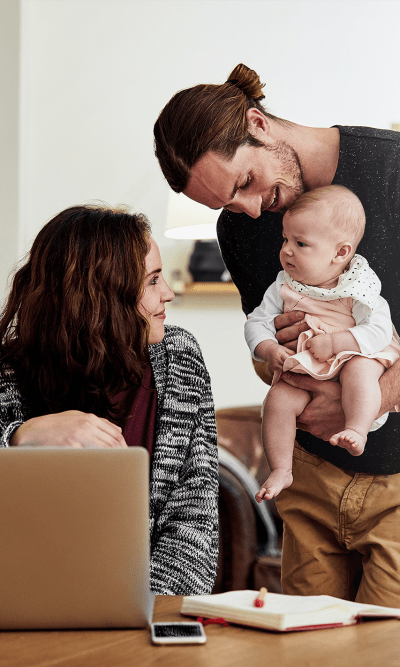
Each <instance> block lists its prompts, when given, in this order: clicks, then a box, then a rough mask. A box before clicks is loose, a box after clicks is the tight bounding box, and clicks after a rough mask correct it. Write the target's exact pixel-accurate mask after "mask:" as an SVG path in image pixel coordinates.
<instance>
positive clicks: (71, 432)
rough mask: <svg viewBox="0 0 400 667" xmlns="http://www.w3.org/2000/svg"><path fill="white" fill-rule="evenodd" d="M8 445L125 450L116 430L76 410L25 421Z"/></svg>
mask: <svg viewBox="0 0 400 667" xmlns="http://www.w3.org/2000/svg"><path fill="white" fill-rule="evenodd" d="M10 445H11V446H18V445H19V446H24V445H25V446H36V447H72V448H75V449H79V448H87V449H90V448H106V447H113V448H114V447H127V444H126V442H125V439H124V437H123V435H122V429H121V428H120V427H119V426H116V425H115V424H112V423H111V422H110V421H108V419H104V418H102V417H96V415H93V414H88V413H86V412H80V411H79V410H68V411H66V412H58V413H56V414H50V415H43V416H41V417H33V418H32V419H28V421H26V422H24V423H23V424H21V426H19V428H17V430H16V431H14V433H13V435H12V436H11V438H10Z"/></svg>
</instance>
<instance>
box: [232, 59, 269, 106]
mask: <svg viewBox="0 0 400 667" xmlns="http://www.w3.org/2000/svg"><path fill="white" fill-rule="evenodd" d="M227 83H231V84H232V85H234V86H236V87H237V88H239V89H240V90H241V91H242V92H243V93H244V94H245V95H246V96H247V97H249V98H250V99H252V100H263V99H264V97H265V95H264V93H263V92H262V89H263V88H264V86H265V83H261V81H260V77H259V76H258V74H257V72H255V71H254V70H253V69H250V68H249V67H246V65H243V63H239V65H236V67H235V69H234V70H232V72H231V73H230V75H229V77H228V80H227Z"/></svg>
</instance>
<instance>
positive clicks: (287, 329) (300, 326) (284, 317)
mask: <svg viewBox="0 0 400 667" xmlns="http://www.w3.org/2000/svg"><path fill="white" fill-rule="evenodd" d="M303 319H304V313H303V312H301V311H300V310H292V311H290V313H282V314H281V315H277V317H275V320H274V324H275V329H276V334H275V337H276V340H277V341H278V343H279V344H280V345H284V346H285V347H288V348H289V349H290V350H294V351H295V352H296V350H297V339H298V337H299V334H301V332H302V331H307V329H309V326H308V324H307V322H302V320H303Z"/></svg>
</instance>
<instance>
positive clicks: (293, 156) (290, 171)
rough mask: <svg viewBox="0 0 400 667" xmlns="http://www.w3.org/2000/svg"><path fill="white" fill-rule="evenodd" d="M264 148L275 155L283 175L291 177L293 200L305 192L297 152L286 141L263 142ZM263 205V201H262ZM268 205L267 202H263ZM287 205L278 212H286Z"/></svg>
mask: <svg viewBox="0 0 400 667" xmlns="http://www.w3.org/2000/svg"><path fill="white" fill-rule="evenodd" d="M264 148H265V150H267V151H270V152H271V153H274V154H275V157H276V158H277V160H279V162H280V163H281V165H282V171H283V173H284V174H285V175H288V176H290V177H291V179H292V181H293V185H291V186H290V189H291V191H292V193H293V202H292V203H294V200H295V199H297V197H299V196H300V195H301V194H303V192H305V189H306V188H305V185H304V178H303V170H302V167H301V162H300V158H299V156H298V154H297V153H296V151H295V150H294V148H293V147H292V146H290V144H288V143H286V141H283V140H281V141H277V142H276V144H275V145H272V146H271V144H265V145H264ZM263 205H264V202H263ZM265 205H266V206H267V205H268V202H266V204H265ZM287 209H288V206H286V207H282V208H281V209H279V213H282V214H283V213H286V211H287Z"/></svg>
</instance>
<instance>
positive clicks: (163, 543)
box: [0, 326, 218, 595]
mask: <svg viewBox="0 0 400 667" xmlns="http://www.w3.org/2000/svg"><path fill="white" fill-rule="evenodd" d="M149 349H150V362H151V366H152V369H153V374H154V379H155V384H156V389H157V417H156V437H155V444H154V448H153V454H152V464H151V476H150V553H151V561H150V585H151V589H152V590H153V591H154V593H156V594H157V595H201V594H203V595H204V594H208V593H210V592H211V590H212V587H213V584H214V580H215V574H216V566H217V558H218V454H217V433H216V427H215V414H214V407H213V399H212V395H211V387H210V378H209V375H208V372H207V369H206V367H205V364H204V361H203V357H202V354H201V351H200V348H199V345H198V343H197V341H196V339H195V338H194V337H193V336H192V335H191V334H190V333H188V332H187V331H185V330H184V329H181V328H179V327H176V326H166V327H165V337H164V339H163V340H162V341H161V342H160V343H156V344H155V345H150V348H149ZM27 419H29V405H28V404H27V403H26V401H24V399H23V398H22V397H21V394H20V392H19V390H18V388H17V386H16V382H15V377H14V374H13V371H12V369H11V368H7V369H4V370H3V373H2V374H0V445H1V446H3V447H7V446H8V444H9V439H10V437H11V435H12V434H13V432H14V431H15V430H16V429H17V428H18V426H20V425H21V424H22V423H23V422H24V421H26V420H27Z"/></svg>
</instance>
